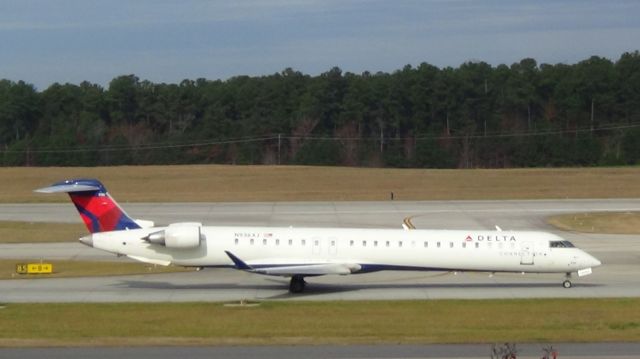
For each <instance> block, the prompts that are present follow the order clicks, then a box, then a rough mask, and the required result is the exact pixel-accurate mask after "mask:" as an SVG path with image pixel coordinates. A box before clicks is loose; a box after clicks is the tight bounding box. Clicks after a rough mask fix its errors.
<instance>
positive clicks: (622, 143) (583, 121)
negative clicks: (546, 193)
mask: <svg viewBox="0 0 640 359" xmlns="http://www.w3.org/2000/svg"><path fill="white" fill-rule="evenodd" d="M0 151H2V165H4V166H54V165H56V166H97V165H124V164H133V165H138V164H183V163H184V164H186V163H232V164H312V165H345V166H391V167H433V168H475V167H492V168H501V167H533V166H595V165H625V164H637V163H638V161H639V160H640V54H639V53H638V51H635V52H632V53H624V54H622V55H621V56H620V58H619V59H618V60H617V61H615V62H614V61H611V60H609V59H606V58H602V57H597V56H593V57H591V58H589V59H586V60H584V61H581V62H579V63H576V64H571V65H568V64H538V63H537V62H536V61H535V60H534V59H531V58H527V59H523V60H521V61H519V62H517V63H514V64H512V65H511V66H507V65H499V66H491V65H489V64H487V63H485V62H467V63H464V64H462V65H460V66H459V67H457V68H452V67H445V68H438V67H436V66H433V65H430V64H428V63H422V64H420V65H418V66H416V67H414V66H411V65H407V66H405V67H404V68H402V69H400V70H397V71H394V72H392V73H385V72H377V73H370V72H363V73H361V74H354V73H350V72H343V71H342V70H341V69H340V68H338V67H334V68H332V69H330V70H329V71H327V72H324V73H322V74H320V75H318V76H310V75H306V74H303V73H301V72H298V71H295V70H293V69H290V68H287V69H285V70H283V71H282V72H280V73H275V74H272V75H268V76H260V77H249V76H237V77H233V78H230V79H228V80H224V81H222V80H215V81H213V80H207V79H197V80H183V81H182V82H180V83H179V84H167V83H153V82H150V81H147V80H140V79H139V78H138V77H136V76H135V75H126V76H119V77H116V78H114V79H113V80H112V81H111V82H110V83H109V85H108V87H107V88H103V87H102V86H100V85H97V84H94V83H90V82H86V81H85V82H82V83H81V84H79V85H76V84H68V83H67V84H58V83H54V84H52V85H50V86H49V87H48V88H46V89H44V90H42V91H38V90H36V88H35V87H34V86H33V85H31V84H28V83H25V82H23V81H17V82H14V81H9V80H0Z"/></svg>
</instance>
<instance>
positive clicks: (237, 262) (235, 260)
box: [224, 251, 253, 270]
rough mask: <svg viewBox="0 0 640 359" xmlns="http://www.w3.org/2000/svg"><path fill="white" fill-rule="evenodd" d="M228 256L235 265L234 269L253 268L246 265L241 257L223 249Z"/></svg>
mask: <svg viewBox="0 0 640 359" xmlns="http://www.w3.org/2000/svg"><path fill="white" fill-rule="evenodd" d="M224 252H225V253H226V254H227V255H228V256H229V258H231V260H232V261H233V264H234V265H235V266H236V269H240V270H253V268H252V267H251V266H250V265H248V264H247V263H245V262H243V261H242V259H240V258H238V257H236V256H235V255H233V253H231V252H229V251H224Z"/></svg>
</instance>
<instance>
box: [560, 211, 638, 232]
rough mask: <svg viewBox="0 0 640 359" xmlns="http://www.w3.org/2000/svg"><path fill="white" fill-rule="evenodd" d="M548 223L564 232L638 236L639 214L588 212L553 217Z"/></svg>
mask: <svg viewBox="0 0 640 359" xmlns="http://www.w3.org/2000/svg"><path fill="white" fill-rule="evenodd" d="M548 222H549V223H550V224H552V225H554V226H556V227H557V228H560V229H562V230H565V231H575V232H584V233H611V234H640V212H589V213H575V214H564V215H559V216H553V217H550V218H549V219H548Z"/></svg>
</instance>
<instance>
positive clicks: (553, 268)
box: [36, 179, 601, 293]
mask: <svg viewBox="0 0 640 359" xmlns="http://www.w3.org/2000/svg"><path fill="white" fill-rule="evenodd" d="M36 192H40V193H68V195H69V196H70V198H71V201H72V202H73V204H74V205H75V206H76V209H77V210H78V212H79V213H80V217H81V218H82V220H83V221H84V223H85V225H86V227H87V229H88V230H89V232H90V234H89V235H87V236H84V237H82V238H80V242H81V243H83V244H85V245H87V246H90V247H93V248H97V249H101V250H104V251H107V252H111V253H114V254H117V255H119V256H127V257H129V258H131V259H134V260H138V261H141V262H145V263H152V264H158V265H165V266H166V265H177V266H184V267H197V268H216V267H217V268H221V267H226V268H235V269H238V270H243V271H246V272H251V273H257V274H263V275H270V276H281V277H286V278H290V283H289V291H290V292H291V293H301V292H303V291H304V289H305V285H306V282H305V280H304V278H305V277H314V276H322V275H350V274H360V273H370V272H376V271H383V270H406V271H444V272H489V273H495V272H513V273H562V274H565V279H564V281H563V282H562V286H563V287H564V288H570V287H571V286H572V283H571V278H572V273H577V274H578V276H579V277H582V276H586V275H589V274H591V273H592V268H593V267H597V266H599V265H601V262H600V261H599V260H597V259H596V258H595V257H593V256H591V255H590V254H588V253H586V252H585V251H583V250H581V249H578V248H576V247H575V246H574V245H573V244H572V243H571V242H569V241H567V240H564V239H563V238H561V237H559V236H557V235H555V234H552V233H547V232H534V231H503V230H502V229H500V228H499V227H497V226H496V230H422V229H411V228H409V227H408V226H407V225H406V223H405V225H404V226H403V227H404V228H403V229H370V228H369V229H358V228H293V227H248V226H242V227H240V226H237V227H235V226H234V227H231V226H203V225H202V224H201V223H197V222H180V223H172V224H169V225H168V226H163V227H155V226H154V223H153V222H152V221H145V220H138V219H132V218H131V217H129V216H128V215H127V214H126V213H125V211H124V210H123V209H122V208H121V207H120V206H119V205H118V204H117V203H116V201H115V200H114V199H113V198H112V197H111V196H110V195H109V193H108V192H107V189H106V188H105V186H104V185H103V184H102V183H101V182H100V181H98V180H96V179H71V180H65V181H61V182H57V183H54V184H53V185H51V186H49V187H45V188H40V189H37V190H36Z"/></svg>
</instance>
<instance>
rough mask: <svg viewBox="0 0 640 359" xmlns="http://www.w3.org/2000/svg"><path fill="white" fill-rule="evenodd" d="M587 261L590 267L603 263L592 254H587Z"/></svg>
mask: <svg viewBox="0 0 640 359" xmlns="http://www.w3.org/2000/svg"><path fill="white" fill-rule="evenodd" d="M586 263H587V266H589V267H598V266H600V265H601V264H602V262H600V261H599V260H598V259H597V258H596V257H594V256H592V255H587V260H586Z"/></svg>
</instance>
